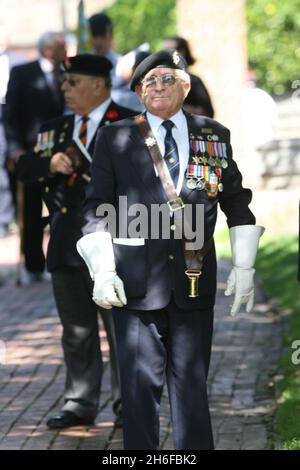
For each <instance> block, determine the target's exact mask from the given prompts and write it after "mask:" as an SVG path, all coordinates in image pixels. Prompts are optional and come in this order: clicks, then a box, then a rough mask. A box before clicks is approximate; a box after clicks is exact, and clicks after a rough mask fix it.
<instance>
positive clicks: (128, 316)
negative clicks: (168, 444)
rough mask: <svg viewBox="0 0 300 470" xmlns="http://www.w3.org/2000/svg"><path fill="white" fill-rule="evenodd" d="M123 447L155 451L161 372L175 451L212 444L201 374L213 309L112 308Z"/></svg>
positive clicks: (204, 369)
mask: <svg viewBox="0 0 300 470" xmlns="http://www.w3.org/2000/svg"><path fill="white" fill-rule="evenodd" d="M114 321H115V329H116V336H117V346H118V355H119V365H120V373H121V391H122V402H123V419H124V448H125V449H143V450H156V449H159V409H160V400H161V394H162V390H163V385H164V376H165V372H166V377H167V385H168V392H169V400H170V407H171V417H172V426H173V438H174V444H175V449H176V450H182V449H186V450H191V449H194V450H197V449H198V450H201V449H212V448H213V437H212V428H211V421H210V414H209V408H208V400H207V391H206V377H207V372H208V366H209V359H210V351H211V338H212V330H213V310H212V309H209V310H203V311H185V310H181V309H179V308H178V307H177V306H176V305H175V304H174V302H173V301H172V302H171V303H170V304H169V305H168V306H167V307H166V308H164V309H162V310H156V311H134V310H128V309H124V308H122V309H114Z"/></svg>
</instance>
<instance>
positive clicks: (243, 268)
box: [224, 225, 265, 316]
mask: <svg viewBox="0 0 300 470" xmlns="http://www.w3.org/2000/svg"><path fill="white" fill-rule="evenodd" d="M264 230H265V229H264V227H260V226H258V225H239V226H236V227H231V229H230V230H229V234H230V243H231V252H232V261H233V269H232V271H231V273H230V275H229V277H228V280H227V287H226V290H225V292H224V293H225V295H227V296H228V295H231V294H235V296H234V301H233V305H232V307H231V311H230V314H231V315H232V316H234V315H236V314H237V313H239V311H240V308H241V305H242V304H246V312H247V313H249V312H251V310H252V309H253V305H254V273H255V269H254V268H253V266H254V263H255V258H256V253H257V249H258V243H259V238H260V236H261V235H262V234H263V232H264Z"/></svg>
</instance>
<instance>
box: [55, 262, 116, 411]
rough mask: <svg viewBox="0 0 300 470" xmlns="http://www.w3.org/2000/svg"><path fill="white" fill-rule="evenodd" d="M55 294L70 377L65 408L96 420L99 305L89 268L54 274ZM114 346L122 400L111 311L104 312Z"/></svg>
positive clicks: (99, 367)
mask: <svg viewBox="0 0 300 470" xmlns="http://www.w3.org/2000/svg"><path fill="white" fill-rule="evenodd" d="M52 284H53V291H54V297H55V301H56V305H57V309H58V312H59V316H60V319H61V323H62V326H63V336H62V346H63V351H64V358H65V362H66V369H67V377H66V388H65V405H64V407H63V409H64V410H69V411H73V412H74V413H76V414H77V415H78V416H81V417H83V418H86V419H90V420H93V419H94V418H95V417H96V414H97V411H98V403H99V396H100V388H101V378H102V371H103V365H102V355H101V348H100V339H99V327H98V308H97V306H96V304H95V303H94V302H93V300H92V280H91V278H90V275H89V272H88V270H87V269H86V268H85V267H82V268H81V267H61V268H58V269H57V270H55V271H54V272H53V273H52ZM100 313H101V316H102V319H103V323H104V325H105V328H106V331H107V337H108V340H109V346H110V359H111V371H112V395H113V400H119V399H120V384H119V369H118V364H117V354H116V344H115V333H114V325H113V319H112V313H111V311H103V310H101V311H100Z"/></svg>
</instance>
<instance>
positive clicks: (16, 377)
mask: <svg viewBox="0 0 300 470" xmlns="http://www.w3.org/2000/svg"><path fill="white" fill-rule="evenodd" d="M15 262H16V237H15V236H10V237H6V238H2V239H0V273H2V275H3V276H2V277H4V280H5V282H4V284H3V285H2V286H1V287H0V326H1V329H0V340H2V341H4V342H5V345H6V364H0V378H1V380H0V450H3V449H97V450H99V449H122V432H121V430H119V429H115V428H114V424H113V413H112V411H111V397H110V386H109V383H110V380H109V373H110V371H109V364H108V362H107V361H108V352H107V343H106V339H105V336H104V334H101V337H102V339H103V341H102V344H103V347H104V348H103V349H104V360H105V361H106V362H105V364H106V367H105V373H104V379H103V387H102V395H101V406H100V409H99V414H98V416H97V420H96V425H95V426H92V427H76V428H72V429H69V430H65V431H61V432H56V431H50V430H48V429H47V427H46V425H45V421H46V419H47V417H48V416H50V415H51V414H52V413H53V411H56V410H58V409H59V408H60V406H61V404H62V399H63V396H62V393H63V388H64V379H65V370H64V365H63V360H62V352H61V346H60V335H61V327H60V324H59V321H58V318H57V314H56V309H55V305H54V301H53V297H52V291H51V285H50V282H43V283H35V284H33V285H31V286H29V287H19V288H16V287H15V280H14V272H15V266H14V263H15ZM229 269H230V265H229V264H228V263H227V262H226V261H224V260H221V261H220V263H219V274H218V279H219V283H218V296H217V303H216V312H215V313H216V315H215V332H214V346H213V355H212V362H211V369H210V376H209V385H208V390H209V396H210V406H211V412H212V419H213V428H214V436H215V444H216V448H217V449H270V448H272V447H273V436H272V433H273V417H274V410H275V399H274V387H273V385H274V384H273V376H274V374H275V373H276V364H277V361H278V358H279V355H280V352H281V341H282V332H283V324H282V322H281V321H280V318H279V317H278V315H277V314H275V313H273V312H272V311H271V310H270V307H269V305H268V303H267V302H266V300H265V298H264V296H263V293H262V292H261V291H260V289H259V288H258V289H257V295H256V301H257V303H256V308H255V312H254V313H251V314H240V315H239V316H238V318H237V319H233V318H232V317H230V316H229V315H228V311H229V307H228V305H229V303H230V299H228V298H227V297H225V296H224V295H223V291H224V288H225V280H226V278H227V276H228V272H229ZM2 346H3V343H2ZM0 359H1V356H0ZM161 443H162V444H161V445H162V448H164V449H172V445H173V444H172V437H171V432H170V418H169V407H168V400H167V395H166V392H165V393H164V396H163V401H162V412H161Z"/></svg>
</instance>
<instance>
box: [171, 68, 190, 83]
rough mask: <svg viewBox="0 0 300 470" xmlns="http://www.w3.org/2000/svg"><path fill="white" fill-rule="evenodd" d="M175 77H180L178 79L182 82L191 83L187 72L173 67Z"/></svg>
mask: <svg viewBox="0 0 300 470" xmlns="http://www.w3.org/2000/svg"><path fill="white" fill-rule="evenodd" d="M174 70H175V75H176V77H178V78H180V80H181V81H182V82H184V83H188V84H189V85H190V84H191V77H190V76H189V74H188V73H187V72H185V71H184V70H181V69H174Z"/></svg>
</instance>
